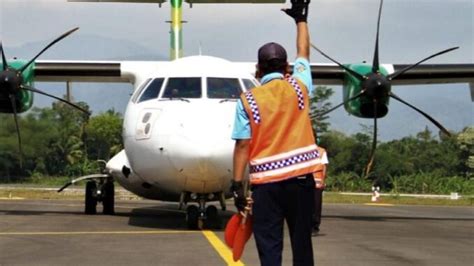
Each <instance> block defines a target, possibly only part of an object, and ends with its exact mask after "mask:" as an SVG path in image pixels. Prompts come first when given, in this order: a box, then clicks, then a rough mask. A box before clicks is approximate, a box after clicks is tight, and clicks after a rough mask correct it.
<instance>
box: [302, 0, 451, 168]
mask: <svg viewBox="0 0 474 266" xmlns="http://www.w3.org/2000/svg"><path fill="white" fill-rule="evenodd" d="M382 6H383V0H381V1H380V6H379V12H378V20H377V35H376V39H375V51H374V60H373V63H372V69H371V72H369V73H367V74H360V73H358V72H356V71H354V70H352V69H351V68H349V67H347V66H345V65H343V64H341V63H339V62H337V61H336V60H334V59H333V58H331V57H329V56H328V55H326V54H325V53H324V52H323V51H321V50H320V49H319V48H317V47H316V46H315V45H313V44H311V46H312V47H313V48H314V49H315V50H316V51H318V52H319V53H320V54H321V55H322V56H324V57H326V58H327V59H329V60H331V61H332V62H334V63H335V64H337V65H338V66H340V67H341V68H343V69H344V70H345V71H346V72H348V73H349V74H350V75H352V76H354V78H356V79H358V80H359V81H360V82H361V87H362V89H361V91H360V93H358V94H357V95H355V96H353V97H351V98H349V99H347V100H345V101H344V102H342V103H340V104H338V105H336V106H335V107H333V108H331V109H329V110H327V111H326V112H324V113H321V114H320V115H319V117H322V116H324V115H326V114H328V113H330V112H332V111H334V110H336V109H337V108H339V107H341V106H342V105H345V104H347V103H349V102H351V101H353V100H356V99H359V98H361V97H364V98H366V99H370V100H371V101H372V103H373V104H372V105H368V106H369V107H368V108H365V110H362V109H361V113H364V112H365V114H366V115H368V116H370V117H373V118H374V134H373V140H372V149H371V152H370V157H369V162H368V164H367V166H366V169H365V174H366V175H368V174H369V173H370V170H371V168H372V164H373V161H374V157H375V149H376V146H377V118H378V117H382V116H384V115H385V114H386V112H387V111H388V110H380V108H381V105H379V104H378V102H380V100H381V99H382V98H386V97H390V98H393V99H395V100H397V101H399V102H401V103H403V104H405V105H407V106H409V107H410V108H412V109H414V110H415V111H417V112H418V113H420V114H421V115H423V116H424V117H426V118H427V119H428V120H430V121H431V122H432V123H433V124H434V125H435V126H436V127H438V128H439V129H440V130H441V131H442V132H443V133H445V134H446V135H448V136H450V135H451V134H450V133H449V131H448V130H447V129H446V128H444V127H443V126H442V125H441V124H440V123H439V122H438V121H436V120H435V119H434V118H432V117H431V116H430V115H428V114H427V113H425V112H423V111H422V110H420V109H418V108H416V107H415V106H413V105H411V104H409V103H408V102H406V101H404V100H403V99H401V98H400V97H398V96H397V95H395V94H394V93H392V92H391V81H392V80H394V79H396V78H397V77H398V76H400V75H401V74H403V73H405V72H407V71H409V70H410V69H412V68H415V67H416V66H418V65H420V64H421V63H423V62H425V61H427V60H429V59H431V58H433V57H436V56H439V55H442V54H445V53H448V52H451V51H453V50H456V49H458V48H459V47H453V48H449V49H446V50H443V51H441V52H438V53H436V54H433V55H431V56H428V57H426V58H424V59H423V60H420V61H419V62H417V63H415V64H412V65H410V66H408V67H406V68H404V69H401V70H399V71H397V72H395V73H392V74H390V75H384V74H383V73H382V72H381V71H380V62H379V30H380V18H381V16H382ZM384 108H386V107H385V106H384Z"/></svg>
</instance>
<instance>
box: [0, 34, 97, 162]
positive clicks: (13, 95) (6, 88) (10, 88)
mask: <svg viewBox="0 0 474 266" xmlns="http://www.w3.org/2000/svg"><path fill="white" fill-rule="evenodd" d="M78 29H79V28H74V29H72V30H70V31H67V32H65V33H64V34H62V35H61V36H59V37H58V38H56V39H55V40H54V41H52V42H51V43H50V44H48V45H47V46H46V47H45V48H44V49H43V50H41V52H39V53H38V54H37V55H36V56H35V57H33V58H32V59H31V60H30V61H28V63H26V64H25V65H23V66H22V67H21V68H19V69H16V68H13V67H11V66H9V65H8V62H7V59H6V56H5V52H4V51H3V46H2V42H1V41H0V53H1V54H2V69H1V70H0V97H2V98H8V99H9V100H10V103H11V108H12V109H11V110H12V113H13V118H14V119H15V126H16V131H17V135H18V147H19V151H20V167H22V154H23V152H22V149H21V136H20V128H19V126H18V117H17V113H18V105H19V104H20V103H21V99H20V96H21V95H22V92H23V91H30V92H36V93H39V94H43V95H45V96H48V97H51V98H54V99H56V100H58V101H61V102H63V103H66V104H68V105H70V106H72V107H74V108H76V109H78V110H80V111H82V112H84V113H86V114H88V115H90V113H89V111H87V110H86V109H84V108H82V107H80V106H78V105H76V104H74V103H71V102H69V101H66V100H64V99H61V98H59V97H56V96H54V95H51V94H48V93H46V92H44V91H41V90H39V89H36V88H33V87H31V86H29V85H28V84H27V82H26V81H25V80H24V76H23V74H24V72H25V70H26V69H27V68H28V67H29V66H30V65H31V64H32V63H33V62H34V61H35V60H36V59H37V58H38V57H39V56H40V55H41V54H43V53H44V52H45V51H46V50H48V49H49V48H50V47H51V46H53V45H54V44H56V43H57V42H59V41H60V40H62V39H64V38H66V37H67V36H69V35H70V34H72V33H73V32H75V31H76V30H78Z"/></svg>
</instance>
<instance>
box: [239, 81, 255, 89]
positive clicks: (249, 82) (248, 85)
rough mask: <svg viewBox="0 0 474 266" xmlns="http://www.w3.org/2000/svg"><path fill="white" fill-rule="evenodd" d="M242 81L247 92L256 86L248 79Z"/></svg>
mask: <svg viewBox="0 0 474 266" xmlns="http://www.w3.org/2000/svg"><path fill="white" fill-rule="evenodd" d="M242 81H243V82H244V86H245V88H246V89H247V90H250V89H252V88H255V87H256V86H257V85H255V83H253V82H252V81H251V80H250V79H243V80H242Z"/></svg>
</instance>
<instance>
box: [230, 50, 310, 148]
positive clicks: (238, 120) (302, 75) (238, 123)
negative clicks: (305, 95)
mask: <svg viewBox="0 0 474 266" xmlns="http://www.w3.org/2000/svg"><path fill="white" fill-rule="evenodd" d="M293 77H294V78H297V79H298V80H299V81H301V82H302V83H303V84H304V85H305V86H306V88H308V91H309V95H310V97H311V93H312V91H313V79H312V77H311V67H310V65H309V62H308V60H307V59H305V58H297V59H296V61H295V65H294V67H293ZM282 78H283V74H281V73H278V72H274V73H270V74H267V75H265V76H263V77H262V79H261V80H260V83H261V84H265V83H268V82H270V81H272V80H274V79H282ZM251 136H252V132H251V129H250V121H249V117H248V115H247V112H245V109H244V105H243V104H242V101H241V100H240V99H239V100H238V101H237V109H236V112H235V119H234V130H233V131H232V139H234V140H237V139H250V137H251Z"/></svg>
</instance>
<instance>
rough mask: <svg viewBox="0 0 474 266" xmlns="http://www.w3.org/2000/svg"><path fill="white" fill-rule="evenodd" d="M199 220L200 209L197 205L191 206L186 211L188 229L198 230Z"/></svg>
mask: <svg viewBox="0 0 474 266" xmlns="http://www.w3.org/2000/svg"><path fill="white" fill-rule="evenodd" d="M198 220H199V208H198V207H197V206H196V205H189V206H188V208H187V209H186V223H187V225H188V229H191V230H197V229H198Z"/></svg>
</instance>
